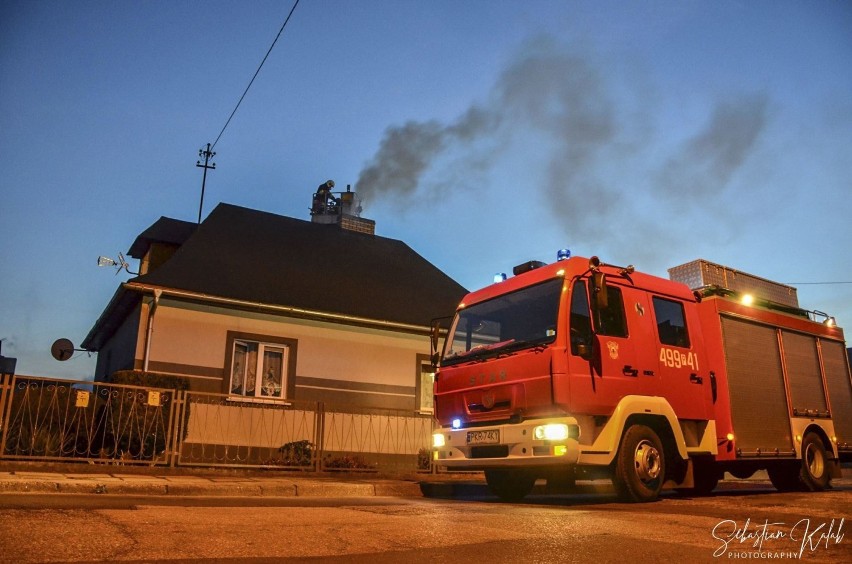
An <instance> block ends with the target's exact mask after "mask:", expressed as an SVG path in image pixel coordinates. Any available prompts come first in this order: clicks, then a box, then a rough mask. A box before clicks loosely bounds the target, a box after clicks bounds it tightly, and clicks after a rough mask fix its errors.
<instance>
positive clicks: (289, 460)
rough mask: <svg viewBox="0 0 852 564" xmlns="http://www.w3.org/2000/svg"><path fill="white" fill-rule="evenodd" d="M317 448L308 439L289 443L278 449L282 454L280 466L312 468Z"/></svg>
mask: <svg viewBox="0 0 852 564" xmlns="http://www.w3.org/2000/svg"><path fill="white" fill-rule="evenodd" d="M315 448H316V445H314V444H313V443H312V442H310V441H308V440H307V439H306V440H303V441H293V442H291V443H287V444H286V445H283V446H282V447H281V448H279V449H278V452H280V453H281V461H280V464H281V465H282V466H310V465H311V461H312V460H313V451H314V449H315Z"/></svg>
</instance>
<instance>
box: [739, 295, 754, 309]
mask: <svg viewBox="0 0 852 564" xmlns="http://www.w3.org/2000/svg"><path fill="white" fill-rule="evenodd" d="M740 302H742V304H743V305H745V306H750V305H752V304H754V296H752V295H751V294H744V295H743V297H742V298H741V299H740Z"/></svg>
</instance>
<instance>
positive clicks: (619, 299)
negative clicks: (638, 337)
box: [589, 283, 630, 339]
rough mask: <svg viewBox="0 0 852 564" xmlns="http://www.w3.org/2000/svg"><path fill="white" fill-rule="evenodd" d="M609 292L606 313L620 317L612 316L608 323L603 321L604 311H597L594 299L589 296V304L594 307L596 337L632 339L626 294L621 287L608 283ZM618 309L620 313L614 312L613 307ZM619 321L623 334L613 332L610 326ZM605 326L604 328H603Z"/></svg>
mask: <svg viewBox="0 0 852 564" xmlns="http://www.w3.org/2000/svg"><path fill="white" fill-rule="evenodd" d="M606 292H607V307H606V311H608V312H613V313H617V314H618V315H613V316H611V319H608V320H607V322H604V320H603V314H604V311H603V310H597V309H596V308H595V306H594V302H593V300H594V298H592V297H591V296H589V302H590V305H591V306H592V313H593V315H592V321H593V323H594V330H595V334H596V335H602V336H605V337H615V338H617V339H627V338H629V337H630V325H629V324H628V323H627V311H626V310H625V308H624V292H622V291H621V287H620V286H616V285H613V284H611V283H608V284H607V285H606ZM616 306H617V307H618V311H616V310H614V309H613V307H616ZM614 321H617V322H619V329H623V330H624V331H623V334H621V333H620V332H613V330H612V328H611V327H609V325H610V324H611V323H612V322H614ZM601 326H603V327H601Z"/></svg>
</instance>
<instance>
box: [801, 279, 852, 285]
mask: <svg viewBox="0 0 852 564" xmlns="http://www.w3.org/2000/svg"><path fill="white" fill-rule="evenodd" d="M784 283H785V284H787V285H788V286H794V285H798V286H827V285H831V284H852V280H849V281H847V282H784Z"/></svg>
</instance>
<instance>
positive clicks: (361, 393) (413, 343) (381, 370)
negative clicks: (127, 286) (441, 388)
mask: <svg viewBox="0 0 852 564" xmlns="http://www.w3.org/2000/svg"><path fill="white" fill-rule="evenodd" d="M143 325H144V320H143ZM140 326H141V325H140ZM153 327H154V329H153V333H152V335H151V343H150V359H149V370H150V371H155V372H164V373H171V374H179V375H182V376H188V377H189V378H190V388H191V389H193V390H197V391H207V392H218V393H228V391H229V387H230V366H229V364H230V348H231V346H232V341H231V340H230V339H229V336H230V337H231V338H233V335H234V334H248V335H255V336H267V337H269V338H270V340H271V341H273V340H275V339H285V340H286V341H287V342H288V343H292V345H293V346H291V354H294V355H295V364H294V373H292V374H289V377H290V381H289V382H288V384H289V386H288V388H289V390H290V392H289V393H288V397H291V399H297V400H307V401H324V402H327V403H337V404H353V405H357V406H364V407H385V408H394V409H406V410H413V409H416V407H417V406H416V405H415V391H416V386H417V384H416V383H417V380H418V379H419V378H420V367H421V365H422V363H423V360H424V358H426V355H428V353H429V338H428V337H427V336H425V335H413V334H410V333H402V332H394V331H388V330H380V329H372V328H364V327H357V326H351V325H343V324H337V323H329V322H324V321H314V320H306V319H298V318H292V317H285V316H279V315H271V314H266V313H258V312H251V311H240V310H232V309H227V308H223V307H220V306H210V305H205V304H198V303H191V302H185V301H180V300H176V299H173V298H163V299H161V300H160V302H159V305H158V306H157V309H156V312H155V319H154V326H153ZM144 338H145V331H144V328H143V330H140V333H139V340H138V345H137V358H136V365H137V367H141V366H142V363H143V357H144V349H145V347H144Z"/></svg>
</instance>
